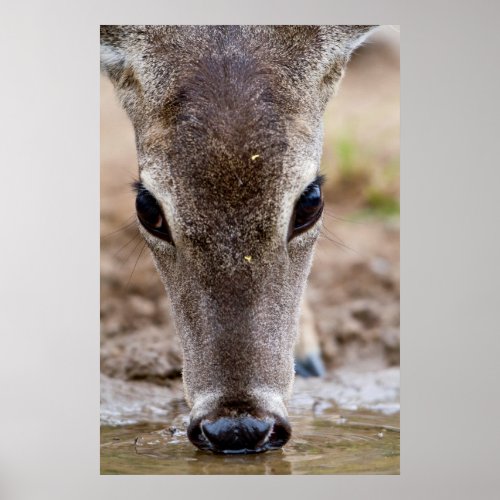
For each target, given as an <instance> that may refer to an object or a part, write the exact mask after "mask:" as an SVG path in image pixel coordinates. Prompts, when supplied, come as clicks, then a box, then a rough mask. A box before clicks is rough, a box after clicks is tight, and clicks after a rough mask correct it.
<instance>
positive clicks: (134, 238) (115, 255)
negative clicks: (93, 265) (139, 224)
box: [113, 231, 141, 257]
mask: <svg viewBox="0 0 500 500" xmlns="http://www.w3.org/2000/svg"><path fill="white" fill-rule="evenodd" d="M140 235H141V233H139V231H137V234H136V235H135V236H134V237H133V238H131V239H130V240H128V241H127V243H125V245H122V246H121V247H120V248H119V249H118V251H117V252H115V253H114V254H113V257H118V255H119V254H120V253H121V252H122V250H124V249H125V248H126V247H128V246H129V245H130V243H132V242H134V241H135V240H136V239H137V237H139V236H140Z"/></svg>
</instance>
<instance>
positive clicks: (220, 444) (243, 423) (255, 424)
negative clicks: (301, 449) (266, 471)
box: [188, 416, 291, 454]
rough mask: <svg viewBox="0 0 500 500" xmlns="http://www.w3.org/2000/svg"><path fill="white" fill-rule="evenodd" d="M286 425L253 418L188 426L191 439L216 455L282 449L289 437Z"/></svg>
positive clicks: (227, 418) (244, 417)
mask: <svg viewBox="0 0 500 500" xmlns="http://www.w3.org/2000/svg"><path fill="white" fill-rule="evenodd" d="M290 433H291V431H290V426H289V424H288V423H287V422H284V421H281V420H280V421H279V422H278V421H277V420H275V419H273V418H266V419H257V418H254V417H250V416H242V417H237V418H229V417H221V418H218V419H216V420H214V421H209V420H203V421H202V422H201V423H200V424H195V423H194V422H193V423H192V424H191V425H190V426H189V429H188V437H189V439H190V440H191V441H192V442H193V444H195V445H196V446H198V447H199V448H201V449H208V450H211V451H213V452H216V453H228V454H230V453H258V452H261V451H266V450H270V449H275V448H281V447H282V446H283V445H284V444H285V443H286V442H287V441H288V439H289V437H290Z"/></svg>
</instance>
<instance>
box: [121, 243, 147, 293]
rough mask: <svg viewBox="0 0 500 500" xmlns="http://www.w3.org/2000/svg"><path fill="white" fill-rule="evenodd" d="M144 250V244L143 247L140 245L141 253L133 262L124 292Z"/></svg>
mask: <svg viewBox="0 0 500 500" xmlns="http://www.w3.org/2000/svg"><path fill="white" fill-rule="evenodd" d="M136 248H137V247H136ZM145 248H146V242H144V245H142V248H141V251H140V252H139V256H138V257H137V259H136V261H135V264H134V268H133V269H132V272H131V273H130V276H129V277H128V281H127V284H126V285H125V290H127V288H128V285H129V283H130V280H131V279H132V275H133V274H134V271H135V268H136V267H137V263H138V262H139V259H140V258H141V255H142V252H144V249H145Z"/></svg>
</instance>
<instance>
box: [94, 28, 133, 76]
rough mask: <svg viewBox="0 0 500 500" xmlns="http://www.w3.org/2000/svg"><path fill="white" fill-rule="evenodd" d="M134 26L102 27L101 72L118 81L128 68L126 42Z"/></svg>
mask: <svg viewBox="0 0 500 500" xmlns="http://www.w3.org/2000/svg"><path fill="white" fill-rule="evenodd" d="M134 29H135V27H134V26H114V25H101V29H100V36H101V71H102V72H103V73H105V74H106V75H107V76H109V77H110V78H111V80H117V79H118V78H119V76H120V74H121V72H122V71H123V69H124V68H125V66H126V60H127V57H126V51H125V41H126V39H127V37H128V36H129V35H130V33H131V32H132V31H133V30H134Z"/></svg>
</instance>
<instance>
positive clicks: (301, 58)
mask: <svg viewBox="0 0 500 500" xmlns="http://www.w3.org/2000/svg"><path fill="white" fill-rule="evenodd" d="M370 28H371V27H369V26H102V27H101V66H102V69H103V71H104V72H105V73H106V74H107V75H108V76H109V78H110V79H111V81H112V82H113V84H114V86H115V88H116V92H117V94H118V96H119V98H120V100H121V102H122V104H123V106H124V108H125V110H126V111H127V113H128V116H129V117H130V119H131V121H132V123H133V126H134V129H135V135H136V144H137V156H138V162H139V180H138V182H137V183H136V186H135V189H136V195H137V199H136V208H137V218H138V222H139V227H140V231H141V233H142V235H143V236H144V238H145V240H146V242H147V244H148V246H149V248H150V250H151V253H152V255H153V259H154V262H155V265H156V268H157V269H158V272H159V274H160V276H161V279H162V281H163V283H164V285H165V287H166V289H167V291H168V293H169V295H170V297H171V302H172V307H173V313H174V317H175V323H176V328H177V331H178V334H179V336H180V339H181V344H182V348H183V353H184V368H183V381H184V387H185V394H186V399H187V401H188V403H189V405H190V407H191V415H190V424H189V428H188V436H189V438H190V440H191V441H192V442H193V443H194V444H195V445H196V446H198V447H199V448H202V449H208V450H212V451H215V452H225V453H244V452H257V451H264V450H267V449H272V448H278V447H281V446H282V445H283V444H284V443H286V441H287V440H288V439H289V437H290V432H291V429H290V425H289V423H288V422H287V411H286V401H287V399H288V397H289V396H290V393H291V390H292V383H293V377H294V366H293V350H294V343H295V341H296V336H297V328H298V320H299V311H300V303H301V298H302V294H303V290H304V286H305V283H306V278H307V275H308V273H309V269H310V265H311V259H312V255H313V248H314V244H315V241H316V239H317V237H318V234H319V231H320V224H321V215H322V209H323V199H322V195H321V180H322V178H321V176H320V175H319V167H320V156H321V149H322V114H323V110H324V108H325V105H326V103H327V100H328V99H329V97H330V96H331V95H332V94H333V93H334V92H335V90H336V88H337V86H338V84H339V81H340V79H341V77H342V74H343V71H344V67H345V65H346V63H347V60H348V58H349V55H350V53H351V51H352V50H353V48H354V47H355V46H356V45H357V44H358V43H359V42H360V40H361V39H362V38H363V37H364V36H365V35H366V34H367V33H368V31H369V30H370Z"/></svg>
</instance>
